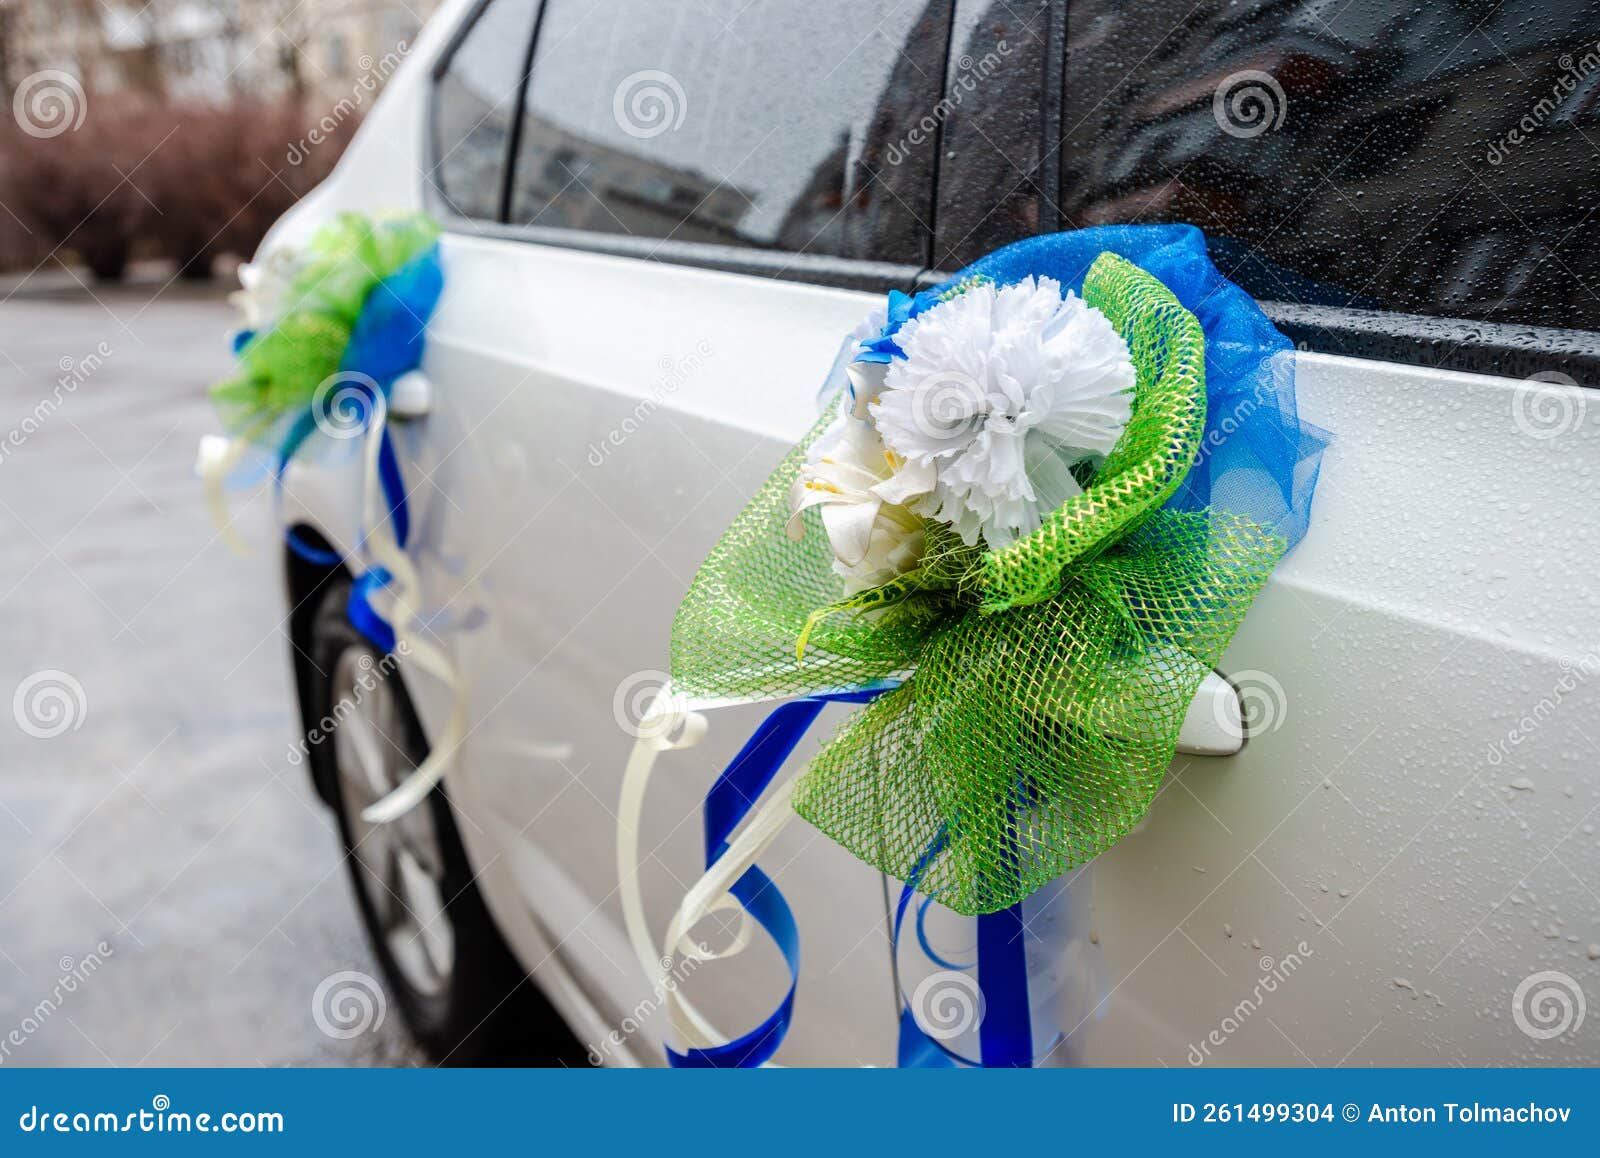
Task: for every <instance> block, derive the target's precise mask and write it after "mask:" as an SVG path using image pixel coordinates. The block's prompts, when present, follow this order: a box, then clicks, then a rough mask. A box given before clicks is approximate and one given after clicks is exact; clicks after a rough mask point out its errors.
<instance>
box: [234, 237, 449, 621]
mask: <svg viewBox="0 0 1600 1158" xmlns="http://www.w3.org/2000/svg"><path fill="white" fill-rule="evenodd" d="M443 290H444V273H443V269H442V267H441V266H440V264H439V247H438V246H437V245H435V246H433V247H432V248H430V249H429V250H428V251H427V252H426V253H423V254H421V255H420V256H418V257H416V258H415V259H413V260H412V261H410V262H408V263H407V264H406V265H404V266H402V267H401V268H400V269H398V270H396V271H395V272H394V273H393V274H392V275H391V276H389V277H387V278H385V279H384V280H383V281H381V282H379V283H378V285H377V286H375V287H374V288H373V290H372V292H371V293H370V294H368V295H367V300H366V301H365V302H364V303H363V304H362V307H361V314H360V316H359V317H358V318H357V319H356V324H355V326H354V327H353V328H352V329H351V331H350V341H349V343H348V344H347V345H346V346H345V350H344V354H343V355H342V356H341V358H340V360H339V371H340V372H341V373H346V374H359V375H360V376H361V377H360V378H354V379H352V380H351V382H350V385H351V386H352V388H354V389H356V390H359V391H361V392H362V393H364V394H367V395H368V406H367V409H366V412H365V413H366V415H367V420H369V421H370V417H371V415H372V413H373V412H374V410H375V406H374V405H373V403H374V402H375V399H373V398H372V397H371V394H372V389H373V386H369V385H368V384H367V382H366V381H363V380H362V379H367V380H370V381H371V383H373V385H374V386H376V388H377V389H378V390H379V391H381V392H382V393H383V396H384V397H385V398H387V397H388V395H389V389H390V387H392V386H393V385H394V383H395V381H396V379H398V378H400V377H401V376H402V375H404V374H406V373H409V372H410V371H412V370H415V369H416V368H417V367H418V366H420V365H421V364H422V355H423V350H424V348H425V334H426V330H427V325H428V319H429V318H430V317H431V316H432V315H433V311H434V307H435V306H437V305H438V302H439V296H440V294H441V293H442V292H443ZM252 337H254V331H250V330H241V331H239V332H238V333H236V334H235V335H234V339H233V344H234V350H235V352H237V351H238V350H240V349H242V348H243V347H244V345H245V344H246V343H248V342H249V341H250V339H251V338H252ZM316 426H317V424H316V416H315V415H314V414H312V413H311V412H310V411H309V410H308V411H307V412H306V413H304V414H302V415H300V416H299V417H298V418H296V419H295V421H294V422H293V423H291V424H290V426H289V428H288V431H287V432H286V434H285V435H284V438H283V441H282V442H281V443H280V445H279V448H278V466H277V472H276V473H277V480H278V485H279V486H280V487H281V486H282V485H283V475H284V472H285V471H286V470H287V469H288V467H289V460H290V459H291V458H292V457H293V456H294V453H295V451H297V450H298V449H299V448H300V446H301V444H302V443H303V442H305V440H306V439H307V438H309V437H310V436H311V434H312V432H313V431H315V430H316ZM378 438H379V442H378V482H379V485H380V486H381V487H382V488H383V496H384V501H385V502H386V503H387V504H388V507H389V520H390V522H391V523H392V524H393V525H394V537H395V541H396V542H397V543H398V544H399V545H400V546H401V547H402V548H403V547H405V545H406V542H407V540H408V539H409V538H410V537H411V511H410V508H409V507H408V506H407V505H406V488H405V481H404V480H403V479H402V478H401V476H400V459H399V456H398V455H397V454H396V453H395V448H394V440H393V439H392V438H391V437H390V435H389V428H388V427H387V426H385V427H384V429H383V430H382V431H380V432H379V435H378ZM286 539H287V542H288V545H289V549H290V550H291V551H293V552H294V553H295V554H296V555H298V556H299V557H300V558H302V559H305V560H306V561H308V562H310V563H313V564H315V565H317V566H320V567H328V566H332V565H334V564H337V563H339V562H341V561H342V557H341V556H340V555H339V554H337V553H336V552H332V551H323V550H320V549H319V548H316V547H313V546H311V545H310V544H309V543H306V542H305V541H304V540H302V539H300V538H299V537H297V536H296V535H295V533H294V530H293V529H292V528H291V529H290V530H289V531H288V532H287V533H286ZM389 580H390V575H389V573H388V572H387V571H385V570H384V569H383V568H381V567H376V568H373V569H372V570H370V571H368V572H366V573H365V574H364V575H362V576H361V577H360V578H358V579H357V580H356V582H355V583H354V584H353V585H352V586H351V588H350V601H349V604H348V611H349V615H350V622H351V623H352V624H354V625H355V627H356V629H357V630H358V631H360V632H361V634H362V635H364V636H366V637H367V639H368V640H370V641H371V642H372V644H373V645H374V646H375V647H378V648H380V649H382V650H383V651H385V652H389V651H393V650H394V648H395V642H396V641H395V633H394V628H393V627H392V626H391V625H390V624H389V622H388V621H387V620H385V619H384V618H383V616H381V615H379V614H378V612H377V610H376V609H375V608H374V607H373V605H372V596H373V595H375V594H376V593H377V592H378V591H381V590H382V589H383V588H384V587H386V586H388V584H389Z"/></svg>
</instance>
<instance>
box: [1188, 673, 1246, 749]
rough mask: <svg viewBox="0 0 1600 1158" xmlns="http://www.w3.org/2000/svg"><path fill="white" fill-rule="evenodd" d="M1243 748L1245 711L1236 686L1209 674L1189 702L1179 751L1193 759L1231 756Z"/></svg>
mask: <svg viewBox="0 0 1600 1158" xmlns="http://www.w3.org/2000/svg"><path fill="white" fill-rule="evenodd" d="M1243 747H1244V708H1243V705H1241V704H1240V702H1239V693H1238V692H1237V691H1236V690H1234V686H1233V685H1232V684H1230V683H1229V682H1228V681H1227V680H1225V679H1223V678H1222V677H1221V676H1220V675H1218V674H1217V673H1216V672H1208V673H1206V678H1205V679H1204V680H1203V681H1202V682H1201V684H1200V690H1199V691H1197V692H1195V694H1194V699H1192V700H1191V701H1189V710H1188V711H1187V712H1186V713H1184V717H1183V727H1182V728H1180V729H1179V730H1178V751H1180V752H1187V753H1188V754H1189V755H1191V756H1232V755H1233V754H1234V753H1236V752H1238V751H1239V749H1241V748H1243Z"/></svg>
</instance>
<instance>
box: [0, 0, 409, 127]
mask: <svg viewBox="0 0 1600 1158" xmlns="http://www.w3.org/2000/svg"><path fill="white" fill-rule="evenodd" d="M437 7H438V0H163V2H162V3H159V4H158V3H150V2H145V0H0V88H3V89H4V90H5V92H6V93H8V94H9V93H10V92H12V91H13V90H14V89H15V88H16V86H17V85H18V84H20V83H21V82H22V81H23V80H24V79H25V78H27V77H28V76H30V75H32V74H34V73H37V72H40V71H42V70H46V69H58V70H60V71H63V72H67V73H70V74H71V75H72V76H74V77H76V78H77V79H78V82H79V83H80V84H82V85H83V87H84V88H85V90H87V91H90V92H116V91H121V90H128V89H134V90H138V91H142V92H146V93H150V94H153V95H157V96H162V97H171V98H175V99H181V100H191V99H199V100H215V101H226V100H227V99H229V98H230V97H231V96H235V95H239V94H241V93H248V94H250V95H254V96H277V95H288V96H292V97H296V98H302V99H306V100H309V101H313V102H315V101H319V100H326V101H328V102H330V103H332V102H337V101H339V100H340V99H342V98H343V97H346V96H348V95H349V94H350V92H351V91H352V89H353V88H354V87H356V86H358V85H360V84H361V83H363V81H364V80H365V79H366V78H368V77H369V76H370V74H372V73H373V72H374V71H379V72H383V75H382V76H380V77H379V78H378V79H380V80H381V79H387V73H386V72H384V70H383V67H382V66H383V63H384V62H385V61H389V62H393V61H395V60H397V59H398V58H399V57H402V56H403V55H404V54H405V51H406V49H407V48H408V47H409V46H410V45H411V44H412V43H413V42H414V41H415V39H416V34H417V32H418V30H419V29H420V28H421V27H422V24H423V22H424V21H425V20H426V19H427V17H429V16H430V15H432V13H433V11H434V9H435V8H437Z"/></svg>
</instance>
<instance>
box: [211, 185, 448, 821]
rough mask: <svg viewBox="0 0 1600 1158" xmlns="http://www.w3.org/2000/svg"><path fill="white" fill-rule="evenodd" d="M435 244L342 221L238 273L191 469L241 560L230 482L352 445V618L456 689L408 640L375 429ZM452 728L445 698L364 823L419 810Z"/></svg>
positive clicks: (411, 373) (401, 569)
mask: <svg viewBox="0 0 1600 1158" xmlns="http://www.w3.org/2000/svg"><path fill="white" fill-rule="evenodd" d="M438 236H439V229H438V226H437V225H435V224H434V222H432V221H431V220H430V219H428V218H427V217H425V216H421V215H408V216H388V217H379V218H368V217H364V216H361V215H359V214H355V213H344V214H340V215H339V216H337V217H335V218H334V219H332V220H331V221H329V222H328V223H327V224H325V225H324V226H322V227H321V228H320V229H319V230H318V231H317V232H316V233H315V234H314V235H313V236H312V237H311V238H310V240H309V241H308V242H307V243H306V244H305V245H304V246H303V247H298V248H297V247H293V246H284V245H280V246H277V247H273V248H269V249H268V251H267V252H266V253H265V254H264V255H263V256H262V257H260V258H259V259H258V260H257V261H256V262H255V263H252V264H247V265H244V266H241V267H240V270H239V280H240V283H241V287H242V288H241V289H240V290H239V291H238V292H237V293H235V294H234V295H232V297H231V299H230V300H231V301H232V302H233V303H234V304H235V305H236V306H238V308H239V310H240V312H241V313H242V314H243V316H244V327H243V328H242V329H241V330H239V331H238V332H237V333H236V334H235V335H234V339H233V347H234V352H235V354H236V355H237V359H238V364H237V367H236V369H235V371H234V373H233V374H232V375H231V376H229V377H228V378H226V379H225V380H223V381H221V382H219V383H217V384H216V385H215V386H213V387H212V389H211V396H212V400H213V402H214V403H215V405H216V408H217V411H218V414H219V415H220V417H221V419H222V423H223V426H224V427H225V429H226V430H227V431H228V435H227V436H226V437H221V436H215V435H212V436H207V437H206V438H204V439H202V440H201V445H200V453H199V459H198V463H197V469H198V471H199V474H200V477H201V480H202V482H203V483H204V485H205V488H206V493H207V499H208V502H209V504H210V507H211V511H212V517H213V519H214V520H215V522H216V524H217V527H218V532H219V534H220V535H222V536H223V537H224V538H226V539H227V540H228V541H229V542H230V543H232V544H234V545H235V546H236V547H238V548H239V549H241V550H242V549H243V547H242V544H240V543H239V541H238V539H237V537H236V536H235V535H234V533H233V531H232V528H231V523H232V520H231V518H230V516H229V514H228V509H227V499H226V489H227V487H228V485H229V483H230V480H231V481H232V482H233V483H234V484H235V485H238V484H241V483H243V482H247V481H248V480H249V479H250V478H252V477H254V476H255V475H257V474H259V472H260V469H261V468H262V467H263V466H264V469H265V470H267V471H269V472H270V473H271V474H272V475H273V477H274V478H275V479H276V480H277V481H278V482H279V483H280V484H281V481H282V477H283V472H284V471H285V469H286V468H287V467H288V465H289V461H290V460H291V459H292V458H293V457H294V456H295V455H296V454H297V453H299V452H300V451H301V450H302V448H304V447H305V446H307V444H308V443H309V441H310V440H312V439H314V438H318V437H321V438H331V439H334V440H340V441H345V440H351V441H355V440H359V441H358V442H356V443H355V444H356V445H357V446H358V448H359V452H360V454H361V459H362V464H363V470H362V488H363V496H362V497H363V501H362V518H363V532H362V539H361V542H360V543H359V544H357V545H356V550H357V553H358V554H359V555H360V556H361V557H362V559H361V564H360V566H361V572H360V574H359V575H358V577H357V580H356V582H355V584H354V586H353V588H352V591H351V598H350V617H351V620H352V622H353V623H355V624H356V626H357V627H358V628H360V629H361V630H362V632H363V633H364V634H365V635H367V637H368V638H369V639H370V640H371V641H372V642H373V643H374V644H375V645H376V646H378V647H380V648H382V649H383V650H385V651H399V652H401V653H402V654H404V655H405V656H406V657H407V658H408V659H409V660H410V661H411V662H413V663H415V664H416V665H417V666H419V667H420V668H422V669H423V670H425V671H428V672H430V673H432V674H433V675H435V676H437V677H438V678H439V679H441V680H442V681H443V682H445V683H446V684H447V685H448V686H450V687H451V688H459V681H458V680H457V679H456V676H455V671H454V668H453V666H452V664H451V662H450V660H449V658H448V657H447V656H445V655H444V654H443V652H441V651H440V650H439V649H438V647H437V646H435V645H433V644H431V643H429V642H427V641H426V640H424V639H422V638H420V637H419V631H418V624H417V608H416V606H415V602H414V601H415V599H416V598H417V593H418V592H419V590H420V587H419V584H418V582H417V576H416V568H415V566H414V565H413V564H412V562H411V560H410V558H409V557H408V556H407V554H406V551H405V546H406V542H407V539H408V537H409V534H410V515H409V512H408V509H407V505H406V488H405V485H404V483H403V480H402V479H401V476H400V465H399V458H398V456H397V455H396V453H395V445H394V440H393V438H392V436H391V432H390V429H389V423H388V421H387V419H388V416H389V414H390V409H391V408H390V400H391V396H392V395H394V394H395V393H396V391H397V389H403V388H404V387H405V385H406V384H407V383H408V382H410V383H412V384H415V383H416V381H417V377H416V371H417V369H418V367H419V366H420V365H421V363H422V355H423V350H424V345H425V332H426V329H427V325H428V320H429V318H430V317H431V316H432V315H433V311H434V307H435V306H436V304H437V303H438V300H439V295H440V293H441V292H442V290H443V284H444V281H443V273H442V270H441V267H440V262H439V248H438ZM269 245H270V242H269ZM252 465H254V466H255V467H256V469H254V470H252V469H251V468H252ZM288 543H289V546H290V548H291V549H292V550H294V551H295V552H296V553H297V554H300V555H301V556H302V557H305V558H308V559H310V560H311V561H312V562H315V563H318V564H322V565H328V564H331V563H336V562H340V561H342V557H341V556H340V555H338V554H336V553H330V552H327V551H324V550H323V549H322V548H320V547H317V546H315V545H312V544H309V543H306V542H304V541H302V540H301V539H299V538H298V537H296V536H295V535H294V534H293V533H292V532H288ZM380 607H381V608H382V610H380ZM464 728H465V713H464V710H463V705H462V702H461V699H460V696H459V695H457V696H456V708H455V711H454V713H453V715H452V717H451V720H450V722H449V724H448V725H447V730H446V734H445V735H443V736H441V737H440V740H439V742H438V743H436V744H435V745H434V747H433V754H432V755H430V756H429V758H428V759H427V760H426V761H425V762H424V764H423V765H422V767H420V768H418V769H417V770H416V771H415V772H414V773H413V774H412V775H411V776H410V777H409V778H408V779H407V780H406V782H405V783H403V784H402V785H401V786H400V787H399V788H398V789H396V790H395V791H394V792H393V793H392V794H391V795H390V796H388V797H386V798H385V799H383V800H380V801H379V802H377V803H376V804H374V805H373V806H371V807H370V808H369V809H368V810H367V812H366V814H365V815H366V816H367V819H369V820H373V821H382V820H392V819H394V818H395V817H397V816H399V815H401V814H403V813H404V812H405V811H406V810H407V809H409V808H410V807H412V806H414V805H415V804H416V803H418V802H419V801H421V800H422V799H424V798H425V797H426V796H427V793H428V791H429V790H430V789H431V788H432V787H433V785H434V784H435V783H437V782H438V780H439V778H440V777H441V776H442V775H443V773H444V769H445V766H446V763H447V761H448V759H449V756H450V753H451V751H452V750H453V749H454V747H455V741H456V738H458V737H459V736H460V735H461V733H462V732H463V731H464Z"/></svg>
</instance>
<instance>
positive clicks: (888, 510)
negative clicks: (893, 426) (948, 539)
mask: <svg viewBox="0 0 1600 1158" xmlns="http://www.w3.org/2000/svg"><path fill="white" fill-rule="evenodd" d="M851 411H852V407H851V406H850V405H849V404H848V403H846V404H845V405H842V406H841V408H840V412H839V417H838V419H837V420H836V421H835V422H834V424H833V425H832V426H831V427H829V428H828V430H827V431H825V432H824V433H823V435H822V437H820V438H819V439H817V441H816V443H815V444H813V446H812V448H811V452H810V454H809V455H807V460H806V462H805V464H804V465H803V466H802V467H801V468H800V477H799V478H798V479H796V480H795V484H794V487H793V489H792V491H791V492H790V497H789V505H790V509H791V510H792V512H793V514H791V515H790V517H789V526H788V531H789V537H790V538H792V539H799V538H800V536H801V535H802V534H804V532H805V524H804V523H803V521H802V519H801V516H802V515H803V514H804V513H805V512H806V511H807V510H808V509H810V508H811V507H820V508H821V510H822V528H823V530H824V531H825V532H826V533H827V536H828V545H829V547H831V548H832V550H833V556H834V564H833V569H834V571H835V572H836V573H837V574H839V575H841V576H843V577H844V580H845V594H846V595H854V594H856V593H857V592H860V591H865V590H867V589H869V588H872V587H878V586H881V585H882V584H884V583H887V582H889V581H890V580H891V579H894V578H896V577H897V576H900V575H903V574H905V573H906V572H907V571H910V570H912V569H914V568H915V567H916V566H917V564H918V562H919V561H920V560H921V558H922V546H923V543H922V538H923V536H922V521H921V520H920V519H918V518H917V516H916V515H914V514H912V513H911V511H910V510H909V509H907V508H906V506H905V505H904V502H905V499H906V497H907V496H908V495H911V494H920V493H925V492H926V491H927V490H928V489H929V488H930V487H931V486H932V484H933V471H932V470H931V469H930V468H922V467H908V465H907V464H905V463H904V462H902V461H901V460H900V459H899V458H898V457H896V456H895V455H893V454H891V453H890V452H889V450H888V448H887V447H885V446H884V445H883V440H882V439H880V438H879V437H878V434H877V432H876V431H875V430H873V428H872V424H871V423H870V422H866V421H863V420H861V419H859V418H856V417H854V415H853V414H852V412H851Z"/></svg>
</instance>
